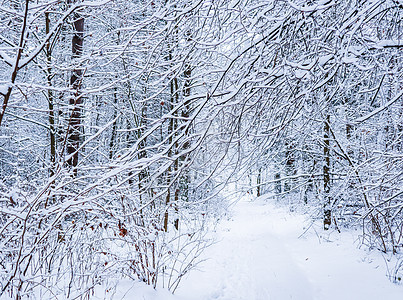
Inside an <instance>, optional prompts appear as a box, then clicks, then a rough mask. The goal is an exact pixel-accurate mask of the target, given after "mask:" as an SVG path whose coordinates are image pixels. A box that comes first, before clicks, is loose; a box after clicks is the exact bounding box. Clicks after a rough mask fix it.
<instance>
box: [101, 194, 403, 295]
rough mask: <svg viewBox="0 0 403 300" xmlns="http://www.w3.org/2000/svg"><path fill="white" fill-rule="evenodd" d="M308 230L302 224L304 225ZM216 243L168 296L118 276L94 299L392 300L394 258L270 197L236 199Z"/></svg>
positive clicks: (398, 288)
mask: <svg viewBox="0 0 403 300" xmlns="http://www.w3.org/2000/svg"><path fill="white" fill-rule="evenodd" d="M308 227H309V228H308ZM213 234H214V235H215V238H216V240H217V242H216V243H215V244H214V245H212V246H211V247H209V248H208V249H207V250H206V251H205V253H204V254H203V258H204V259H205V261H203V262H202V263H201V264H200V265H199V266H198V268H197V269H196V270H193V271H192V272H190V273H189V274H188V275H187V276H186V277H185V278H184V279H183V280H182V282H181V285H180V287H179V289H178V290H177V291H176V293H175V295H172V294H170V293H169V292H168V291H166V290H164V289H157V290H153V289H152V288H150V287H148V286H145V285H143V284H141V283H134V284H133V283H132V282H129V281H121V282H120V283H119V284H118V286H117V289H116V291H115V292H114V293H113V294H112V293H111V292H109V291H105V288H99V289H98V290H97V292H96V295H97V297H98V298H100V299H104V298H106V299H108V298H112V299H128V300H137V299H139V300H140V299H141V300H151V299H163V300H165V299H166V300H210V299H219V300H236V299H239V300H240V299H242V300H270V299H271V300H283V299H297V300H313V299H317V300H322V299H323V300H332V299H334V300H336V299H337V300H349V299H351V300H357V299H366V300H379V299H384V300H394V299H396V300H400V299H403V285H401V284H400V285H399V284H393V283H392V282H391V281H390V280H389V279H388V277H391V276H392V277H393V276H396V278H397V277H399V276H401V273H402V271H403V270H402V268H403V267H402V266H401V265H400V268H399V262H400V264H402V259H401V256H400V260H399V255H397V256H393V257H390V256H387V255H385V254H381V253H380V252H378V251H369V250H367V249H363V247H361V248H360V247H359V232H355V231H351V230H350V231H345V232H342V233H338V232H332V231H327V232H325V231H323V230H322V228H321V224H320V223H318V224H316V223H314V224H311V223H310V221H309V220H308V217H307V216H306V215H303V214H300V213H295V212H294V213H291V212H290V211H289V210H288V209H287V208H285V207H279V206H278V205H277V204H276V203H275V200H273V199H267V198H266V199H265V197H260V198H257V199H254V198H252V197H249V198H243V199H242V200H241V201H240V202H238V203H236V204H235V205H233V207H232V211H231V212H229V213H228V218H227V220H225V221H223V222H221V223H220V225H219V226H218V227H217V229H216V231H215V232H214V233H213Z"/></svg>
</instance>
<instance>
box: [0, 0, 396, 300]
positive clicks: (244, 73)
mask: <svg viewBox="0 0 403 300" xmlns="http://www.w3.org/2000/svg"><path fill="white" fill-rule="evenodd" d="M402 5H403V4H402V3H401V2H399V1H392V0H386V1H353V0H352V1H347V0H346V1H322V0H320V1H308V2H307V1H275V0H261V1H258V0H256V1H247V0H244V1H243V0H240V1H225V0H220V1H204V0H198V1H180V0H178V1H154V0H151V1H135V0H132V1H127V0H103V1H95V0H94V1H91V0H90V1H81V0H63V1H62V0H60V1H50V0H35V1H30V0H25V1H17V0H15V1H14V0H12V1H0V74H2V75H1V77H0V93H1V96H2V97H0V101H1V103H2V106H1V108H0V174H1V178H0V179H1V181H0V191H1V196H0V278H1V279H0V295H7V296H11V297H15V298H16V299H19V298H22V297H28V296H32V297H37V298H40V299H43V298H52V297H55V296H58V295H63V296H65V297H71V298H76V297H86V296H90V295H91V293H92V291H93V288H94V287H95V286H96V285H98V284H101V283H103V284H105V285H108V284H109V285H110V286H113V280H115V279H119V278H121V277H122V276H124V277H127V278H132V279H133V280H141V281H144V282H146V283H147V284H150V285H153V286H154V287H156V286H157V285H164V286H166V287H168V288H169V289H171V290H172V291H174V290H175V289H176V287H177V285H178V284H179V282H180V279H181V278H182V276H183V275H184V274H185V273H186V272H188V271H189V270H190V269H191V268H192V266H194V265H195V264H196V263H197V259H198V256H199V254H200V253H201V251H202V250H203V249H204V248H205V247H206V245H208V243H209V240H208V239H207V238H206V232H207V229H208V227H209V223H210V222H211V221H212V220H214V219H217V218H219V210H220V208H221V207H222V206H223V204H222V202H223V200H222V199H221V198H220V196H219V195H220V194H219V191H220V189H221V188H223V187H225V184H226V183H227V182H229V181H230V180H234V181H236V180H241V179H242V178H245V177H248V178H250V179H251V182H250V184H249V188H253V190H254V191H255V192H256V194H257V195H261V194H263V193H275V194H276V195H277V197H279V198H280V199H294V200H293V203H294V205H311V206H312V207H314V208H316V209H317V210H316V211H317V213H316V217H321V218H322V219H323V223H324V228H325V229H328V228H330V227H335V228H338V229H339V230H341V228H342V226H348V225H352V224H353V225H359V226H362V230H363V235H362V238H363V242H364V243H366V244H367V245H369V246H371V247H376V248H378V249H379V250H381V251H384V252H391V253H398V252H399V251H400V252H401V247H402V243H403V216H402V214H403V212H402V210H403V201H402V184H401V182H402V181H403V178H402V177H403V175H402V174H403V172H402V170H403V163H402V161H403V160H402V153H403V139H402V132H403V125H402V124H403V109H402V105H403V97H402V90H403V78H402V76H403V72H402V65H403V64H402V53H403V52H402V31H401V26H402V24H401V22H402V21H401V20H402V11H403V10H402ZM108 282H109V283H108Z"/></svg>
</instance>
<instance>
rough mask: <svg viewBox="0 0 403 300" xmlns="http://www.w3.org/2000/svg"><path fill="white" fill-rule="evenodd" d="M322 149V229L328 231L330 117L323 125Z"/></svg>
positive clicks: (329, 203)
mask: <svg viewBox="0 0 403 300" xmlns="http://www.w3.org/2000/svg"><path fill="white" fill-rule="evenodd" d="M323 137H324V141H323V142H324V147H323V156H324V163H323V192H324V196H323V197H324V205H323V207H324V212H323V227H324V229H325V230H328V229H329V227H330V225H331V223H332V219H331V217H332V211H331V197H330V139H329V137H330V115H327V116H326V120H325V124H324V136H323Z"/></svg>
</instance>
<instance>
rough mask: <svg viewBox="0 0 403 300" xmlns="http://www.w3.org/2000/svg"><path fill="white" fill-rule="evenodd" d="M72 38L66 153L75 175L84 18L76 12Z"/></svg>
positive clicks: (71, 1) (80, 98)
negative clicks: (71, 68)
mask: <svg viewBox="0 0 403 300" xmlns="http://www.w3.org/2000/svg"><path fill="white" fill-rule="evenodd" d="M76 1H78V0H68V4H72V3H75V2H76ZM73 17H74V21H73V29H74V34H73V39H72V58H73V59H72V61H73V63H74V64H75V67H74V69H73V73H72V75H71V77H70V87H71V88H72V90H73V91H74V92H73V95H72V97H70V100H69V104H70V106H71V107H72V113H71V116H70V121H69V129H68V136H67V155H68V156H71V157H70V158H69V159H68V161H67V164H68V165H69V166H71V167H72V168H73V174H74V176H76V175H77V165H78V148H79V146H80V135H81V134H80V132H81V107H82V104H83V102H82V96H81V92H80V87H81V84H82V80H83V69H82V68H80V67H78V66H77V64H78V59H79V58H80V57H81V56H82V54H83V42H84V18H83V17H82V16H81V15H80V14H79V13H77V12H75V13H74V15H73Z"/></svg>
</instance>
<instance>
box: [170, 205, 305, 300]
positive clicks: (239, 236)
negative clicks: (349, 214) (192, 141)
mask: <svg viewBox="0 0 403 300" xmlns="http://www.w3.org/2000/svg"><path fill="white" fill-rule="evenodd" d="M290 218H291V217H290V216H289V215H287V214H286V213H284V211H282V210H281V209H278V208H276V207H275V206H274V205H272V204H270V203H266V202H263V201H259V200H257V201H253V202H251V201H249V200H248V199H244V200H241V201H240V202H239V203H237V205H236V206H235V207H234V212H233V216H232V218H231V219H230V220H228V221H225V222H222V224H220V227H219V229H218V235H219V241H218V242H217V243H216V244H215V245H213V246H211V247H210V248H209V249H208V250H207V251H206V252H207V253H206V257H212V258H211V259H209V260H208V261H206V262H205V263H203V264H202V266H201V270H202V271H201V272H197V271H193V272H191V274H190V276H189V278H188V279H185V280H184V281H183V282H182V284H181V287H183V288H180V289H179V290H178V291H177V293H176V294H177V296H181V295H187V296H186V298H187V297H189V295H194V298H191V299H195V300H196V299H200V300H201V299H203V300H207V299H218V300H230V299H231V300H235V299H245V300H253V299H255V300H260V299H262V300H269V299H273V300H280V299H313V295H312V288H311V284H310V282H309V280H308V279H307V277H306V276H305V274H304V273H303V271H301V269H300V266H299V265H298V263H297V262H296V261H295V260H294V258H293V256H292V255H291V254H290V252H289V245H288V244H287V243H286V242H285V241H287V240H289V239H290V238H291V239H296V238H298V234H300V233H301V232H300V231H301V227H299V226H300V224H301V222H303V220H302V219H301V218H299V219H298V220H294V221H293V222H292V221H291V222H290V220H289V219H290ZM290 226H291V227H290ZM295 226H298V227H299V228H298V229H297V230H295V229H296V228H295ZM290 229H291V230H290ZM186 281H189V282H186ZM290 286H292V288H290ZM186 289H187V291H186ZM184 298H185V297H184ZM189 300H190V299H189Z"/></svg>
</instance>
